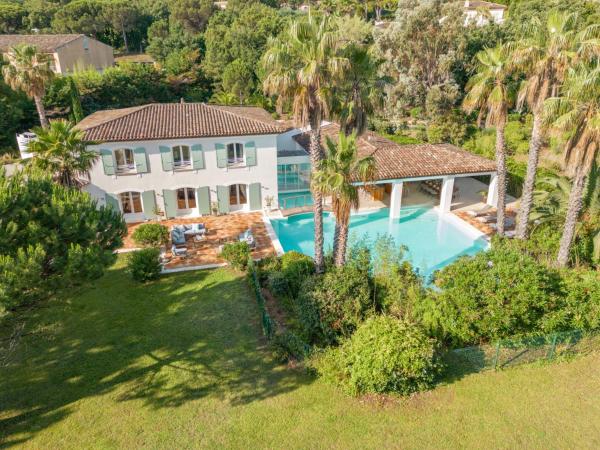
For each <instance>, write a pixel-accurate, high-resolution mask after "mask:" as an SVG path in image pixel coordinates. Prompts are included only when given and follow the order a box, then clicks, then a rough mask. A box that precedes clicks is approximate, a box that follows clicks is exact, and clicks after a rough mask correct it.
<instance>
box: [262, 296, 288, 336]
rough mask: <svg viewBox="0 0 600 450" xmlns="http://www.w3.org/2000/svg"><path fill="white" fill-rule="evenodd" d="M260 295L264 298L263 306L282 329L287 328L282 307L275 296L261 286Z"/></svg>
mask: <svg viewBox="0 0 600 450" xmlns="http://www.w3.org/2000/svg"><path fill="white" fill-rule="evenodd" d="M261 291H262V295H263V297H264V298H265V308H267V312H268V313H269V315H270V316H271V318H272V319H273V320H275V322H277V325H279V326H280V327H281V329H282V331H285V330H286V329H287V317H286V314H285V312H284V311H283V308H282V307H281V305H280V304H279V302H278V301H277V299H276V298H275V296H274V295H273V294H272V293H271V291H269V290H268V289H267V288H264V287H263V288H261Z"/></svg>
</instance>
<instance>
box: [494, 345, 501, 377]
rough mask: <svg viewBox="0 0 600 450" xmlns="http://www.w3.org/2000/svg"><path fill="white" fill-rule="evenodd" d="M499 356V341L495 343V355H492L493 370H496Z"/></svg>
mask: <svg viewBox="0 0 600 450" xmlns="http://www.w3.org/2000/svg"><path fill="white" fill-rule="evenodd" d="M499 356H500V341H498V342H496V354H495V355H494V370H498V357H499Z"/></svg>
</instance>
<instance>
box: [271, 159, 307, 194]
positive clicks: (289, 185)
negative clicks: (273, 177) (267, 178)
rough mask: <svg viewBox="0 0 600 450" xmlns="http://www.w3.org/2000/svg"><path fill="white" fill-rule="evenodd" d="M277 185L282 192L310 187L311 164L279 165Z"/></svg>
mask: <svg viewBox="0 0 600 450" xmlns="http://www.w3.org/2000/svg"><path fill="white" fill-rule="evenodd" d="M277 184H278V187H279V190H280V191H294V190H301V189H308V188H309V187H310V164H279V165H278V166H277Z"/></svg>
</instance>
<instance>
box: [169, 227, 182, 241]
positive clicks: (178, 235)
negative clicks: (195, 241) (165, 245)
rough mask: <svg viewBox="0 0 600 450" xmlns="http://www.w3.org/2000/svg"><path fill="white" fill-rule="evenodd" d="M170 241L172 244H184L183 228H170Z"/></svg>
mask: <svg viewBox="0 0 600 450" xmlns="http://www.w3.org/2000/svg"><path fill="white" fill-rule="evenodd" d="M171 242H172V243H173V245H185V233H184V231H183V229H181V228H180V227H178V226H175V227H173V229H172V230H171Z"/></svg>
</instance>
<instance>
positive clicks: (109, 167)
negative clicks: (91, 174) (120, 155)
mask: <svg viewBox="0 0 600 450" xmlns="http://www.w3.org/2000/svg"><path fill="white" fill-rule="evenodd" d="M100 157H101V158H102V165H103V166H104V173H105V174H106V175H114V174H115V158H114V157H113V152H112V151H111V150H108V149H105V148H103V149H101V150H100Z"/></svg>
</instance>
